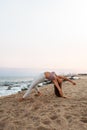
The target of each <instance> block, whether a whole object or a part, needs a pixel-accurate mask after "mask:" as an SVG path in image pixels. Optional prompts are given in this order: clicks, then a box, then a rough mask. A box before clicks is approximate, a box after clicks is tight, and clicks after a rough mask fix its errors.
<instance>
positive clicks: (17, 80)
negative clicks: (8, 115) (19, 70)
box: [0, 77, 33, 97]
mask: <svg viewBox="0 0 87 130" xmlns="http://www.w3.org/2000/svg"><path fill="white" fill-rule="evenodd" d="M32 81H33V77H0V97H1V96H6V95H11V94H15V93H17V92H20V91H21V90H22V89H27V86H29V85H30V84H31V82H32Z"/></svg>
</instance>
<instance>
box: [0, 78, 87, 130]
mask: <svg viewBox="0 0 87 130" xmlns="http://www.w3.org/2000/svg"><path fill="white" fill-rule="evenodd" d="M75 82H76V83H77V85H76V86H73V85H71V84H70V83H68V82H64V83H63V92H64V95H67V96H68V97H69V96H70V98H59V97H56V96H55V94H54V87H53V86H52V84H50V85H46V86H44V87H40V91H41V92H42V94H43V95H42V96H36V93H35V90H34V89H33V90H32V92H31V94H30V96H29V98H28V100H25V101H23V102H19V101H18V99H19V98H20V97H22V96H23V94H24V93H25V91H22V92H20V93H17V94H12V95H10V96H3V97H0V130H62V129H64V130H75V129H79V130H87V77H86V78H80V79H78V80H75Z"/></svg>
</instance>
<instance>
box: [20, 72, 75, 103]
mask: <svg viewBox="0 0 87 130" xmlns="http://www.w3.org/2000/svg"><path fill="white" fill-rule="evenodd" d="M45 79H48V80H51V81H52V83H53V84H54V85H55V87H56V88H57V90H58V92H59V94H60V96H61V97H64V96H63V92H62V88H61V87H60V85H59V83H61V81H62V80H67V81H69V82H71V83H73V85H75V83H74V82H73V81H71V80H70V79H67V78H66V77H62V76H58V75H57V74H56V73H55V72H44V73H42V74H40V75H39V76H38V77H37V78H35V80H34V81H33V82H32V83H31V85H30V86H29V88H28V90H27V92H26V93H25V94H24V95H23V97H22V98H21V99H20V101H22V100H25V99H26V98H27V97H28V96H29V94H30V92H31V90H32V89H33V88H35V89H36V90H37V92H38V95H41V92H40V91H39V88H38V87H37V85H38V84H39V83H41V82H44V80H45Z"/></svg>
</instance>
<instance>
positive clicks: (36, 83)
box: [23, 73, 46, 98]
mask: <svg viewBox="0 0 87 130" xmlns="http://www.w3.org/2000/svg"><path fill="white" fill-rule="evenodd" d="M45 78H46V77H45V74H44V73H42V74H40V75H39V76H38V77H37V78H36V79H35V80H34V81H33V82H32V83H31V85H30V86H29V88H28V90H27V92H26V93H25V94H24V96H23V98H26V97H28V96H29V94H30V92H31V89H33V88H35V89H36V90H37V91H39V88H38V87H37V86H36V85H38V84H39V83H41V82H43V81H44V80H45Z"/></svg>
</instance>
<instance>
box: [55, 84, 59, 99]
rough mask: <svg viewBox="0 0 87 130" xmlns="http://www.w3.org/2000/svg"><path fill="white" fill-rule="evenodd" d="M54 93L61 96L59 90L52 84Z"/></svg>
mask: <svg viewBox="0 0 87 130" xmlns="http://www.w3.org/2000/svg"><path fill="white" fill-rule="evenodd" d="M54 93H55V95H56V96H57V97H61V95H60V93H59V90H58V89H57V87H56V86H55V85H54Z"/></svg>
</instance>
